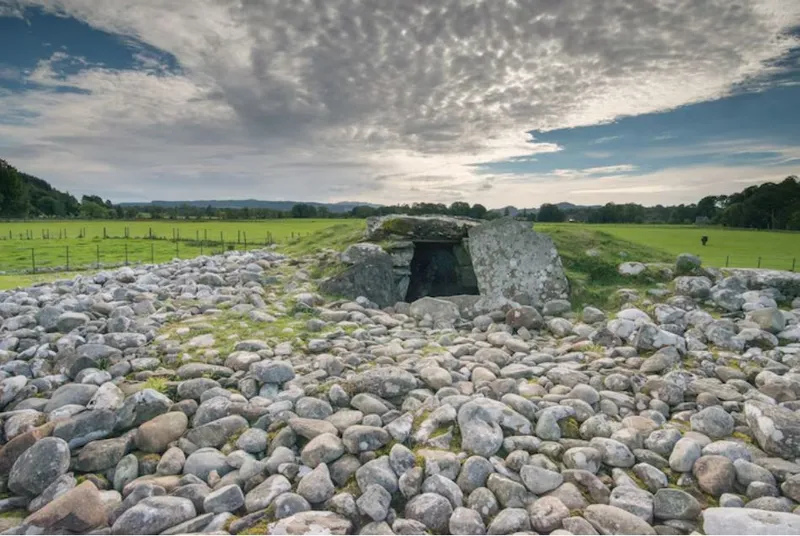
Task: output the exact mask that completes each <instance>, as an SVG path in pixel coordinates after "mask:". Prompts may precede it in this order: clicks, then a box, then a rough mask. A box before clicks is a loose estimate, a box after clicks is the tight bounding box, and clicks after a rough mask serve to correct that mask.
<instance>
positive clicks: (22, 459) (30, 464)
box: [8, 437, 69, 497]
mask: <svg viewBox="0 0 800 536" xmlns="http://www.w3.org/2000/svg"><path fill="white" fill-rule="evenodd" d="M68 468H69V445H67V442H66V441H64V440H62V439H59V438H55V437H45V438H42V439H40V440H39V441H36V442H35V443H34V444H33V445H32V446H31V447H30V448H28V449H27V450H26V451H25V452H23V453H22V455H21V456H19V458H17V460H16V461H15V462H14V465H13V466H12V468H11V472H10V473H9V475H8V489H10V490H11V491H12V492H14V493H15V494H17V495H27V496H30V497H33V496H37V495H40V494H41V493H42V492H44V490H46V489H47V487H48V486H50V484H52V483H53V482H55V480H56V479H58V477H60V476H61V475H63V474H64V473H66V472H67V469H68Z"/></svg>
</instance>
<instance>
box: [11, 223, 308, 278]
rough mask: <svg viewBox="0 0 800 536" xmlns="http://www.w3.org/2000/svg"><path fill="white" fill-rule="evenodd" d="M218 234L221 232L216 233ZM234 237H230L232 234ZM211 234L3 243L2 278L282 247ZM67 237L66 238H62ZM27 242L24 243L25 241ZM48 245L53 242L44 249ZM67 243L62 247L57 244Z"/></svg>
mask: <svg viewBox="0 0 800 536" xmlns="http://www.w3.org/2000/svg"><path fill="white" fill-rule="evenodd" d="M215 234H216V233H215ZM227 234H228V235H229V236H230V237H231V238H233V237H232V236H231V233H227ZM307 234H308V233H304V234H301V233H291V234H290V235H289V236H288V237H285V238H284V241H285V242H289V241H292V240H295V239H298V238H300V237H301V236H306V235H307ZM204 236H208V234H207V233H199V232H198V233H196V234H195V236H193V237H185V236H184V237H182V236H181V235H180V232H179V231H178V232H176V233H175V234H174V236H173V238H171V239H170V238H168V237H164V236H156V235H153V236H152V238H147V237H145V238H141V237H130V238H126V237H112V236H109V237H107V238H104V239H103V238H94V239H87V240H81V239H80V238H79V237H76V238H75V239H65V238H61V239H57V238H55V239H53V238H51V239H47V238H45V239H44V240H43V239H31V246H30V247H27V246H23V245H20V242H19V241H18V240H14V241H13V244H11V243H8V244H3V241H2V240H0V274H37V273H48V272H69V271H77V270H88V269H102V268H112V267H119V266H128V265H136V264H156V263H162V262H168V261H170V260H172V259H188V258H193V257H197V256H199V255H218V254H220V253H223V252H225V251H248V250H252V249H261V248H266V247H271V246H273V245H275V244H277V243H279V242H278V241H276V240H275V239H274V238H273V236H272V235H271V233H267V234H266V236H264V237H263V239H262V240H261V241H252V240H250V239H248V236H247V233H246V232H241V231H240V232H238V233H237V234H236V239H235V240H232V239H226V238H227V237H226V236H225V235H224V234H220V235H219V238H220V239H219V240H214V239H210V240H206V239H204ZM62 237H63V235H62ZM23 240H24V238H23ZM43 241H47V242H49V243H47V244H42V242H43ZM59 241H61V242H62V243H61V244H59V243H58V242H59Z"/></svg>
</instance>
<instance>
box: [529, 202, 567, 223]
mask: <svg viewBox="0 0 800 536" xmlns="http://www.w3.org/2000/svg"><path fill="white" fill-rule="evenodd" d="M565 219H566V215H565V214H564V212H563V211H562V210H561V209H560V208H558V206H556V205H552V204H550V203H545V204H544V205H542V206H541V207H539V213H538V214H537V215H536V221H539V222H561V221H564V220H565Z"/></svg>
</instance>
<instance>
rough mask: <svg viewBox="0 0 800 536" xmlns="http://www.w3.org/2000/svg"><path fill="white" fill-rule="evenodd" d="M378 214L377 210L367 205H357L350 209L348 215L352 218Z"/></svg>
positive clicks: (369, 216)
mask: <svg viewBox="0 0 800 536" xmlns="http://www.w3.org/2000/svg"><path fill="white" fill-rule="evenodd" d="M377 214H378V211H377V210H376V209H375V208H373V207H371V206H369V205H359V206H357V207H353V208H352V209H350V215H351V216H352V217H354V218H361V219H363V218H371V217H372V216H375V215H377Z"/></svg>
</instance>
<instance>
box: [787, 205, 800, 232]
mask: <svg viewBox="0 0 800 536" xmlns="http://www.w3.org/2000/svg"><path fill="white" fill-rule="evenodd" d="M787 228H788V229H791V230H793V231H800V210H797V211H795V212H794V214H792V216H791V217H790V218H789V223H788V225H787Z"/></svg>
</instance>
